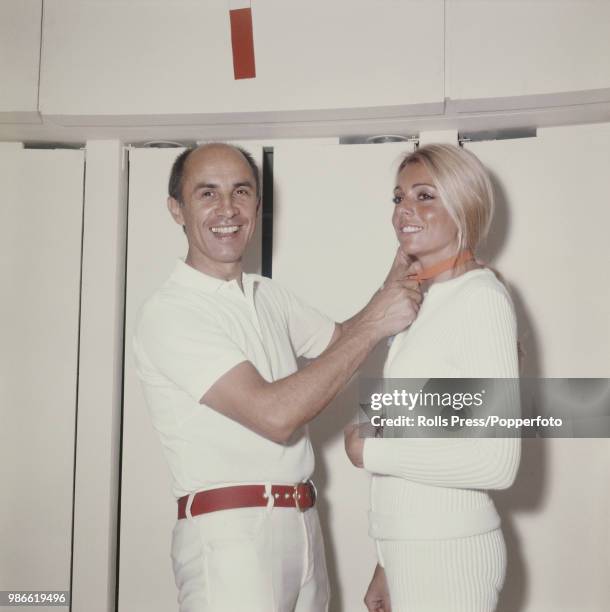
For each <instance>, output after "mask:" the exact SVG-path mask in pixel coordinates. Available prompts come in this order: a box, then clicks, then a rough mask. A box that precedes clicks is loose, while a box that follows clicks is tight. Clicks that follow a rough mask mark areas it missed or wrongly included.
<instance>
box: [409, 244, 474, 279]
mask: <svg viewBox="0 0 610 612" xmlns="http://www.w3.org/2000/svg"><path fill="white" fill-rule="evenodd" d="M471 259H474V255H473V254H472V251H470V250H469V249H466V250H464V251H462V252H461V253H460V254H459V255H454V256H453V257H450V258H449V259H445V260H443V261H439V263H437V264H434V265H433V266H430V267H429V268H424V269H423V270H421V271H420V272H417V273H416V274H410V275H409V279H411V280H416V281H417V282H421V281H423V280H430V279H431V278H435V277H436V276H438V275H439V274H441V273H443V272H445V271H446V270H450V269H451V268H454V267H455V266H459V265H460V264H463V263H466V262H467V261H470V260H471Z"/></svg>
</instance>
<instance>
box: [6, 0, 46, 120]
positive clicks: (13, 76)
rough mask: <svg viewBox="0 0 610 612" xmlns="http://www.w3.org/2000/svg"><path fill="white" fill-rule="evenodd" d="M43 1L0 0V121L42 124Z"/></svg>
mask: <svg viewBox="0 0 610 612" xmlns="http://www.w3.org/2000/svg"><path fill="white" fill-rule="evenodd" d="M41 12H42V0H2V2H0V83H1V85H0V123H39V117H38V67H39V59H40V20H41Z"/></svg>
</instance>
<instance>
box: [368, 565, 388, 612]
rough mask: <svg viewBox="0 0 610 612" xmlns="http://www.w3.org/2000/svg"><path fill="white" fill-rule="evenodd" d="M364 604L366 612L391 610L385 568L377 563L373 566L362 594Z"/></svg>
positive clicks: (386, 611)
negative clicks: (371, 577) (368, 582)
mask: <svg viewBox="0 0 610 612" xmlns="http://www.w3.org/2000/svg"><path fill="white" fill-rule="evenodd" d="M364 604H365V605H366V609H367V610H368V612H392V606H391V605H390V591H389V589H388V581H387V580H386V576H385V570H384V569H383V567H381V565H379V564H378V565H377V567H376V568H375V572H374V573H373V579H372V580H371V584H369V588H368V590H367V592H366V595H365V596H364Z"/></svg>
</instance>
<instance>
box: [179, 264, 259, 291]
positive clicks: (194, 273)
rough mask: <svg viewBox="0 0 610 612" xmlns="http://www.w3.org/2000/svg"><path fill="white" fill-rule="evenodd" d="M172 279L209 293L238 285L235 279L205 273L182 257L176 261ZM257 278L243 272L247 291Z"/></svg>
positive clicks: (243, 282)
mask: <svg viewBox="0 0 610 612" xmlns="http://www.w3.org/2000/svg"><path fill="white" fill-rule="evenodd" d="M170 280H172V281H174V282H176V283H178V284H179V285H183V286H186V287H191V288H192V289H201V290H203V291H206V292H208V293H213V292H215V291H218V290H220V289H222V288H224V287H229V286H231V285H235V286H236V287H238V285H237V281H236V280H235V279H233V280H230V281H226V280H223V279H222V278H216V277H215V276H210V275H209V274H204V273H203V272H200V271H199V270H196V269H195V268H193V267H192V266H189V265H188V264H187V263H185V262H184V260H183V259H181V258H178V260H177V261H176V266H175V268H174V271H173V272H172V275H171V276H170ZM256 280H257V278H256V275H255V274H246V273H245V272H242V284H243V286H244V289H245V290H246V291H247V290H248V289H249V288H250V287H251V286H252V285H253V284H254V282H255V281H256Z"/></svg>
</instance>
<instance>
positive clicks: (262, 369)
mask: <svg viewBox="0 0 610 612" xmlns="http://www.w3.org/2000/svg"><path fill="white" fill-rule="evenodd" d="M242 283H243V287H244V291H243V292H242V291H241V289H240V288H239V285H238V284H237V282H236V281H235V280H232V281H224V280H221V279H218V278H214V277H211V276H207V275H205V274H202V273H201V272H199V271H197V270H195V269H194V268H192V267H191V266H189V265H187V264H185V263H184V262H183V261H181V260H179V261H178V263H177V264H176V268H175V270H174V272H173V273H172V275H171V276H170V278H169V279H168V280H167V281H166V282H165V284H164V285H163V286H162V287H161V288H160V289H159V290H158V291H157V292H156V293H155V294H153V295H152V297H150V298H149V299H148V301H147V302H146V303H145V304H144V305H143V306H142V308H141V309H140V312H139V314H138V318H137V323H136V327H135V330H136V331H135V335H134V339H133V348H134V353H135V359H136V367H137V372H138V376H139V377H140V379H141V381H142V384H143V388H144V393H145V396H146V401H147V404H148V407H149V410H150V414H151V417H152V421H153V426H154V428H155V429H156V430H157V432H158V434H159V437H160V439H161V444H162V445H163V450H164V453H165V456H166V458H167V461H168V463H169V467H170V471H171V474H172V478H173V485H172V491H173V493H174V495H175V496H176V497H181V496H183V495H186V494H188V493H192V492H194V491H198V490H200V489H204V488H210V487H212V486H214V485H215V484H219V483H230V482H239V483H245V482H269V481H271V482H276V483H294V482H299V481H302V480H305V479H307V478H309V476H310V475H311V473H312V471H313V466H314V458H313V451H312V448H311V444H310V442H309V438H308V436H307V431H306V428H303V429H302V430H300V431H299V432H297V433H295V435H294V436H293V438H292V439H291V440H290V442H289V443H287V444H276V443H275V442H272V441H270V440H268V439H266V438H264V437H262V436H260V435H258V434H256V433H254V432H253V431H251V430H250V429H248V428H246V427H244V426H243V425H240V424H239V423H238V422H237V421H234V420H232V419H229V418H228V417H226V416H224V415H222V414H220V413H219V412H216V411H215V410H213V409H212V408H210V407H209V406H206V405H205V404H200V403H199V400H200V399H201V397H202V396H203V395H204V394H205V393H206V391H207V390H208V389H209V388H210V387H211V386H212V385H213V384H214V383H215V382H216V381H217V380H218V379H219V378H220V377H221V376H222V375H223V374H225V373H226V372H228V371H229V370H230V369H231V368H233V367H234V366H236V365H237V364H239V363H241V362H243V361H250V362H252V364H253V365H254V367H255V368H256V369H257V370H258V372H259V373H260V375H261V376H262V377H263V378H264V379H265V380H267V381H269V382H271V381H274V380H278V379H280V378H284V377H286V376H288V375H290V374H292V373H293V372H295V371H296V370H297V361H296V359H297V357H301V356H304V357H308V358H313V357H317V356H318V355H319V354H320V353H321V352H322V351H323V350H324V349H325V348H326V347H327V346H328V343H329V342H330V339H331V337H332V334H333V331H334V326H335V323H334V321H332V320H331V319H329V318H327V317H325V316H324V315H322V314H321V313H319V312H318V311H317V310H315V309H313V308H311V307H309V306H307V305H305V304H304V303H303V302H301V301H300V300H299V299H298V298H296V297H295V296H294V295H293V294H292V293H290V292H289V291H288V290H286V289H284V288H283V287H281V286H280V285H278V284H277V283H275V282H273V281H271V280H270V279H268V278H265V277H263V276H259V275H256V274H243V277H242ZM276 408H277V410H282V406H277V407H276Z"/></svg>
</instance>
